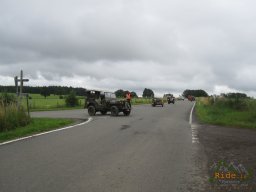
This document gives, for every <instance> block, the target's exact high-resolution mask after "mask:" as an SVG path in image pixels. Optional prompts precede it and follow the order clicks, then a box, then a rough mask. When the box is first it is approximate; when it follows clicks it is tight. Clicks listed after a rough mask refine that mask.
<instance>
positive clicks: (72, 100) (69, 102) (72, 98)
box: [65, 90, 78, 107]
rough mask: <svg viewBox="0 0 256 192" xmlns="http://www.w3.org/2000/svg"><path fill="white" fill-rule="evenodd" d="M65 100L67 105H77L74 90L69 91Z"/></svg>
mask: <svg viewBox="0 0 256 192" xmlns="http://www.w3.org/2000/svg"><path fill="white" fill-rule="evenodd" d="M65 102H66V105H67V106H68V107H75V106H77V105H78V98H77V97H76V94H75V91H74V90H72V91H71V92H70V93H69V95H68V96H67V97H66V100H65Z"/></svg>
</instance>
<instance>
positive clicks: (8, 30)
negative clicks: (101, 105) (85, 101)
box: [0, 0, 256, 96]
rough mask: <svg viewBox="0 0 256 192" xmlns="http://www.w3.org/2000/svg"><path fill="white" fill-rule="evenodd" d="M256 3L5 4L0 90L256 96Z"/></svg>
mask: <svg viewBox="0 0 256 192" xmlns="http://www.w3.org/2000/svg"><path fill="white" fill-rule="evenodd" d="M255 7H256V2H255V1H253V0H225V1H223V0H194V1H190V0H108V1H104V0H72V1H71V0H69V1H68V0H54V1H52V0H37V1H34V0H22V1H20V0H0V84H1V85H12V84H13V77H14V76H15V75H17V74H18V73H19V71H20V69H23V70H24V72H25V75H26V76H27V77H29V78H30V82H29V83H28V84H27V85H32V86H33V85H71V86H76V87H85V88H98V89H104V90H112V91H114V90H116V89H118V88H122V89H128V90H134V91H137V92H138V93H139V94H141V92H142V90H143V89H144V88H145V87H147V88H151V89H153V90H154V91H155V92H157V93H158V94H162V93H166V92H173V93H177V94H179V93H182V92H183V90H184V89H204V90H206V91H208V92H209V93H210V94H212V93H217V94H218V93H221V92H230V91H241V92H246V93H247V94H249V95H251V96H256V86H255V82H256V75H255V74H254V73H255V71H256V65H255V61H256V54H255V53H256V35H255V34H256V12H255Z"/></svg>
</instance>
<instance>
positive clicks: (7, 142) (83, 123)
mask: <svg viewBox="0 0 256 192" xmlns="http://www.w3.org/2000/svg"><path fill="white" fill-rule="evenodd" d="M92 120H93V119H92V118H91V117H89V119H88V120H87V121H85V122H82V123H79V124H76V125H71V126H68V127H63V128H60V129H54V130H52V131H47V132H43V133H38V134H34V135H30V136H27V137H21V138H18V139H14V140H10V141H6V142H3V143H0V146H1V145H6V144H10V143H14V142H17V141H22V140H25V139H29V138H32V137H38V136H41V135H46V134H49V133H53V132H58V131H63V130H66V129H71V128H73V127H77V126H80V125H85V124H87V123H89V122H91V121H92Z"/></svg>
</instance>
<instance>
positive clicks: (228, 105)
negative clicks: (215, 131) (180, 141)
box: [196, 97, 256, 129]
mask: <svg viewBox="0 0 256 192" xmlns="http://www.w3.org/2000/svg"><path fill="white" fill-rule="evenodd" d="M196 114H197V117H198V119H199V121H201V122H202V123H207V124H214V125H222V126H231V127H239V128H254V129H255V128H256V100H255V99H227V98H217V99H216V100H215V101H214V100H213V98H211V97H205V98H197V103H196Z"/></svg>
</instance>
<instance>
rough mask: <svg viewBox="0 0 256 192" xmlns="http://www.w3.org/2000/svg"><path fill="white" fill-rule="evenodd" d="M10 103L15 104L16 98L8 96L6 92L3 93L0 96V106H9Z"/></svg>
mask: <svg viewBox="0 0 256 192" xmlns="http://www.w3.org/2000/svg"><path fill="white" fill-rule="evenodd" d="M11 103H16V97H15V96H14V95H12V94H8V93H7V92H3V93H1V95H0V105H4V106H7V105H10V104H11Z"/></svg>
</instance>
